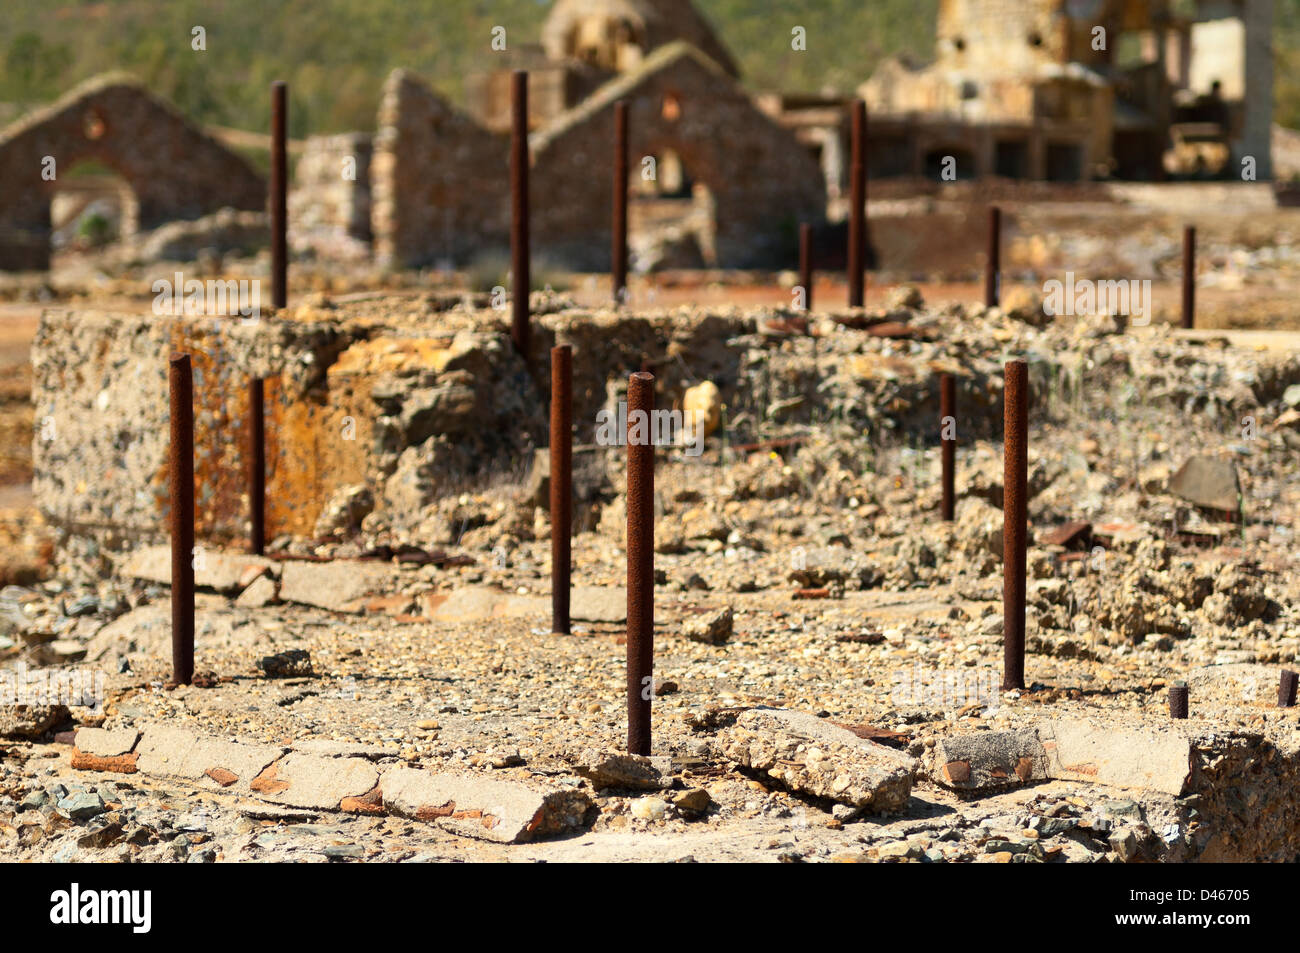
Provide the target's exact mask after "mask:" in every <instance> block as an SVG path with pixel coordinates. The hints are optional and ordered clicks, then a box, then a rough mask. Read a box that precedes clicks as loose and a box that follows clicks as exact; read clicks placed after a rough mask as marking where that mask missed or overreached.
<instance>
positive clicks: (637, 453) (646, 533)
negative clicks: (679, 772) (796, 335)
mask: <svg viewBox="0 0 1300 953" xmlns="http://www.w3.org/2000/svg"><path fill="white" fill-rule="evenodd" d="M654 406H655V378H654V375H653V374H650V373H648V372H646V371H638V372H637V373H635V374H633V375H632V376H631V377H629V378H628V382H627V427H628V436H627V750H628V753H629V754H641V755H648V754H650V698H651V696H652V695H653V685H654V681H653V679H654V635H655V632H654V624H655V619H654V615H655V614H654V592H655V589H654V586H655V552H654V541H655V525H654V495H655V448H654V445H653V443H652V442H651V439H652V438H651V435H652V430H651V427H650V423H651V415H652V412H653V411H654ZM638 417H639V420H638Z"/></svg>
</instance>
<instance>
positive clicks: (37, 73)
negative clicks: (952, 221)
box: [0, 0, 1300, 137]
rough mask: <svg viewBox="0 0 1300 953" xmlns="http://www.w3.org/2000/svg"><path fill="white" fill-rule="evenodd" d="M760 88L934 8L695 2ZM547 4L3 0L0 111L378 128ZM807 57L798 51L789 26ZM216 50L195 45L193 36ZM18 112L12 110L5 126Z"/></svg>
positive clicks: (903, 39) (855, 73)
mask: <svg viewBox="0 0 1300 953" xmlns="http://www.w3.org/2000/svg"><path fill="white" fill-rule="evenodd" d="M1276 2H1277V12H1276V17H1277V20H1276V27H1275V31H1274V35H1275V44H1276V53H1277V69H1276V76H1277V110H1276V115H1277V119H1278V121H1279V122H1281V123H1282V124H1283V125H1288V126H1292V127H1298V126H1300V0H1276ZM697 4H698V6H699V8H700V10H702V11H703V12H704V14H705V15H706V16H707V17H708V18H709V20H710V21H711V22H712V23H713V24H714V26H715V27H716V28H717V29H718V31H719V33H720V34H721V35H722V38H723V40H724V42H725V43H726V44H727V45H728V47H729V48H730V49H731V50H732V52H733V54H734V55H735V56H736V57H737V58H738V60H739V62H740V65H741V69H742V70H743V72H744V76H745V79H746V82H747V83H748V84H749V85H750V86H751V87H753V88H756V89H782V90H794V91H806V92H813V91H817V90H820V89H822V88H826V87H830V88H835V89H839V90H842V91H850V90H852V89H854V88H855V87H856V86H857V85H858V84H859V83H861V82H862V81H863V80H864V79H866V78H867V77H868V76H869V75H870V74H871V71H872V70H873V69H874V68H875V66H876V64H877V63H878V62H879V61H880V59H881V58H882V57H884V56H887V55H890V54H893V53H907V54H910V55H912V56H914V57H916V58H918V59H926V58H928V57H929V55H930V51H931V48H932V45H933V35H934V19H935V10H936V8H937V6H938V0H865V2H864V0H697ZM550 6H551V4H550V0H223V2H221V3H219V4H217V3H211V2H200V0H4V7H5V12H4V16H3V17H0V63H2V64H3V70H2V71H0V104H6V103H8V104H19V105H22V106H31V105H36V104H39V103H42V102H47V101H49V100H51V99H54V98H56V97H57V96H59V95H60V94H61V93H63V92H65V91H66V90H67V89H68V88H69V87H71V86H72V85H74V84H75V83H78V82H80V81H81V80H84V79H86V78H88V77H90V76H93V75H95V74H96V73H100V72H104V71H106V70H112V69H125V70H128V71H130V72H132V73H134V74H136V75H137V76H139V77H140V78H141V79H142V80H143V81H144V82H145V83H147V84H148V85H149V86H150V88H152V89H154V90H156V91H157V92H158V93H159V94H160V95H162V96H164V97H166V98H168V99H170V100H172V101H173V102H175V103H176V104H177V105H178V106H179V107H180V109H181V110H182V111H183V112H184V113H185V114H186V115H188V116H190V117H192V118H195V119H197V120H199V121H201V122H204V123H209V124H215V125H222V126H231V127H234V128H237V129H248V130H254V131H258V132H261V131H264V130H265V129H266V128H267V125H268V122H269V95H268V93H267V87H268V85H269V84H270V82H271V80H273V79H277V78H279V79H285V80H288V82H289V83H290V95H291V97H292V101H291V110H290V134H291V135H293V136H295V137H299V136H303V135H306V134H308V133H311V132H322V133H324V132H343V131H347V130H351V129H369V128H372V127H373V125H374V119H375V109H376V107H377V105H378V99H379V90H380V87H381V85H382V84H383V81H384V77H385V76H386V75H387V74H388V72H389V70H391V69H393V68H394V67H398V66H401V67H405V68H407V69H411V70H413V71H414V72H416V73H418V74H419V75H421V76H424V77H425V78H427V79H428V80H430V81H431V82H432V83H433V84H434V85H435V86H437V87H438V88H439V89H441V90H442V91H443V92H444V93H446V94H447V95H448V96H450V97H451V98H452V99H453V100H459V99H460V98H461V96H462V94H463V90H464V78H465V76H466V75H467V74H470V73H473V72H475V71H476V70H482V69H488V68H491V67H492V66H493V65H494V59H493V57H494V56H497V55H498V54H494V53H493V52H492V51H491V49H490V46H489V43H490V39H491V29H492V27H493V26H497V25H500V26H504V27H505V28H506V31H507V40H508V42H509V44H510V45H511V47H518V46H521V45H524V44H527V43H533V42H536V40H537V37H538V33H539V30H540V27H541V24H542V21H543V20H544V19H545V17H546V14H547V11H548V10H549V9H550ZM796 25H798V26H802V27H804V28H805V29H806V30H807V37H808V40H807V42H808V50H807V52H804V53H796V52H793V51H792V50H791V49H790V29H791V28H792V27H793V26H796ZM196 26H201V27H203V28H204V30H205V31H206V45H207V49H206V50H204V51H197V50H194V49H192V46H191V43H192V32H191V31H192V30H193V29H194V27H196ZM12 112H13V110H5V109H3V108H0V121H3V120H4V119H5V118H7V117H6V113H12Z"/></svg>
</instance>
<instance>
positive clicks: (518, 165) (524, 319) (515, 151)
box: [510, 70, 532, 360]
mask: <svg viewBox="0 0 1300 953" xmlns="http://www.w3.org/2000/svg"><path fill="white" fill-rule="evenodd" d="M510 92H511V97H510V119H511V122H510V209H511V215H510V273H511V275H512V276H513V280H512V287H511V301H510V314H511V320H510V337H511V339H512V340H513V341H514V344H515V350H516V351H518V352H519V353H520V354H521V355H523V357H524V359H525V360H527V359H528V354H529V345H530V343H531V335H532V328H531V327H530V325H529V316H528V289H529V287H530V286H531V281H532V276H531V274H530V267H529V266H530V256H529V247H528V241H529V235H528V224H529V221H528V219H529V204H528V73H527V72H525V71H524V70H516V71H515V73H514V75H513V76H512V77H511V87H510Z"/></svg>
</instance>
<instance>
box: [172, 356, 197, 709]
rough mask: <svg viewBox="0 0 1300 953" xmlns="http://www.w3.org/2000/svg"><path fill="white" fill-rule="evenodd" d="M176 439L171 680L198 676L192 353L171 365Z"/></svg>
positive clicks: (181, 682) (178, 681) (183, 682)
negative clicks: (195, 668) (195, 640)
mask: <svg viewBox="0 0 1300 953" xmlns="http://www.w3.org/2000/svg"><path fill="white" fill-rule="evenodd" d="M167 390H168V396H169V398H170V401H171V443H170V446H169V448H168V466H167V476H168V482H169V484H170V491H171V512H170V514H169V515H170V517H171V537H172V681H173V682H174V683H176V684H177V685H188V684H189V683H190V680H191V679H193V677H194V380H193V376H192V371H191V368H190V356H189V355H188V354H173V355H172V356H171V361H170V363H169V365H168V369H167Z"/></svg>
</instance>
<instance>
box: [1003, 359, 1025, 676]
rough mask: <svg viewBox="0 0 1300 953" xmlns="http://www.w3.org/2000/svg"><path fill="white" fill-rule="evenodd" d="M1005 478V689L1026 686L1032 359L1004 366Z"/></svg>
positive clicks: (1011, 362) (1012, 362) (1010, 362)
mask: <svg viewBox="0 0 1300 953" xmlns="http://www.w3.org/2000/svg"><path fill="white" fill-rule="evenodd" d="M1004 373H1005V384H1006V386H1005V390H1004V392H1003V397H1004V401H1005V405H1004V410H1003V440H1004V446H1003V457H1004V462H1003V480H1002V488H1003V490H1002V520H1003V521H1002V540H1003V551H1002V552H1003V555H1002V652H1003V663H1002V690H1003V691H1008V690H1010V689H1013V688H1024V687H1025V546H1026V542H1027V539H1026V537H1027V533H1028V526H1027V522H1028V510H1027V503H1028V494H1027V489H1026V483H1027V477H1028V470H1029V365H1027V364H1026V363H1025V362H1024V361H1019V360H1017V361H1009V362H1008V363H1007V365H1006V369H1005V372H1004Z"/></svg>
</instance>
